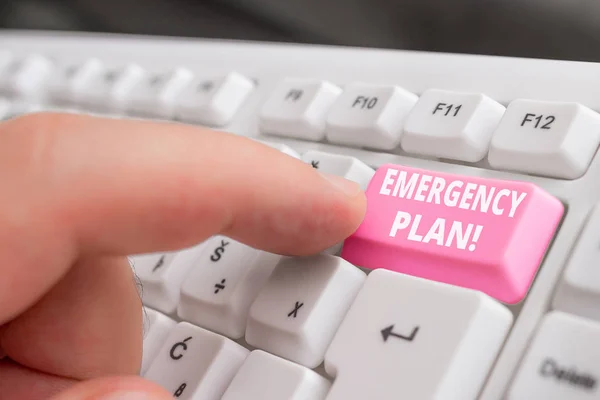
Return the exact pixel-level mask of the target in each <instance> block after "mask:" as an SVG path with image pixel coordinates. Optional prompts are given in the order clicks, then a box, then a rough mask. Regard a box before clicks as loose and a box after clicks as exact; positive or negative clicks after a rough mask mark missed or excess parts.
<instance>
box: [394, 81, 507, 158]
mask: <svg viewBox="0 0 600 400" xmlns="http://www.w3.org/2000/svg"><path fill="white" fill-rule="evenodd" d="M504 110H505V108H504V106H503V105H501V104H500V103H498V102H497V101H494V100H493V99H491V98H489V97H488V96H485V95H483V94H478V93H461V92H452V91H448V90H439V89H430V90H427V91H426V92H425V93H423V94H422V95H421V96H420V97H419V101H418V102H417V104H416V105H415V106H414V108H413V109H412V110H411V112H410V114H409V115H408V117H407V118H406V123H405V124H404V133H403V134H402V149H404V150H405V151H407V152H408V153H414V154H422V155H427V156H433V157H441V158H447V159H451V160H462V161H470V162H475V161H479V160H481V159H483V158H484V157H485V156H486V154H487V152H488V147H489V144H490V140H491V138H492V133H493V132H494V130H495V129H496V126H497V125H498V122H500V119H501V118H502V115H503V114H504Z"/></svg>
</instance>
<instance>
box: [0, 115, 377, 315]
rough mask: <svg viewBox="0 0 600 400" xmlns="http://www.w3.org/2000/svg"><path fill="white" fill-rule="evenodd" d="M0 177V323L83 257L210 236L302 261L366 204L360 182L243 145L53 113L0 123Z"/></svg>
mask: <svg viewBox="0 0 600 400" xmlns="http://www.w3.org/2000/svg"><path fill="white" fill-rule="evenodd" d="M0 182H1V183H0V184H1V185H2V188H1V189H2V191H1V193H0V204H3V205H5V207H2V210H0V215H2V217H3V219H4V221H5V222H6V223H5V227H4V228H3V229H1V230H0V237H1V238H2V239H4V240H0V254H1V255H3V256H5V255H6V256H7V257H9V262H6V263H3V265H2V266H1V267H0V269H1V271H2V275H3V279H2V280H0V304H3V305H8V308H7V307H4V308H3V309H1V310H0V323H1V322H2V321H3V320H6V318H7V317H9V316H10V315H15V314H16V313H18V312H19V311H22V310H23V309H24V308H25V307H26V306H27V305H28V304H31V302H33V301H34V300H35V299H36V298H38V297H39V296H40V295H41V294H42V293H44V292H45V291H46V290H47V289H48V288H49V287H50V286H51V285H53V284H54V283H55V282H57V280H58V279H60V277H61V276H62V275H63V274H64V273H65V272H66V270H67V268H68V266H69V265H71V264H72V263H73V262H74V261H75V260H77V259H78V258H80V257H82V256H86V255H91V254H116V255H127V254H134V253H143V252H151V251H164V250H174V249H180V248H184V247H188V246H191V245H194V244H196V243H199V242H201V241H203V240H204V239H206V238H208V237H209V236H211V235H214V234H224V235H226V236H229V237H231V238H233V239H236V240H239V241H241V242H244V243H246V244H248V245H250V246H253V247H256V248H260V249H264V250H267V251H270V252H277V253H282V254H294V255H296V254H298V255H301V254H310V253H314V252H317V251H320V250H322V249H325V248H327V247H329V246H331V245H333V244H335V243H337V242H339V241H341V240H343V239H344V238H345V237H347V236H349V235H350V234H351V233H352V232H353V231H354V230H355V229H356V228H357V226H358V225H359V224H360V222H361V219H362V216H363V214H364V211H365V207H366V200H365V197H364V194H363V193H362V192H361V191H360V189H359V187H358V185H356V184H354V183H350V182H349V181H344V180H341V178H336V177H333V178H332V177H326V176H324V175H322V174H320V173H319V172H317V171H315V170H314V169H313V168H311V167H310V166H308V165H306V164H305V163H303V162H301V161H299V160H296V159H294V158H292V157H289V156H287V155H285V154H283V153H280V152H279V151H277V150H274V149H271V148H269V147H267V146H264V145H262V144H259V143H256V142H255V141H252V140H250V139H246V138H242V137H238V136H235V135H232V134H226V133H219V132H214V131H211V130H208V129H202V128H197V127H190V126H184V125H179V124H167V123H156V122H143V121H125V120H112V119H103V118H96V117H86V116H65V115H59V114H38V115H32V116H28V117H24V118H19V119H15V120H12V121H9V122H6V123H4V124H3V125H1V126H0ZM15 233H18V234H15ZM31 243H35V247H31V246H29V244H31ZM5 259H6V258H5ZM40 265H43V268H31V267H32V266H40ZM23 282H27V285H23V284H22V283H23ZM15 287H18V288H19V294H18V296H16V295H15V293H14V292H15ZM15 299H17V300H15Z"/></svg>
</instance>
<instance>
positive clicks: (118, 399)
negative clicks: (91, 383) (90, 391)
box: [99, 392, 161, 400]
mask: <svg viewBox="0 0 600 400" xmlns="http://www.w3.org/2000/svg"><path fill="white" fill-rule="evenodd" d="M159 399H161V397H156V396H153V395H151V394H149V393H145V392H114V393H110V394H108V395H107V396H105V397H101V398H100V399H99V400H159Z"/></svg>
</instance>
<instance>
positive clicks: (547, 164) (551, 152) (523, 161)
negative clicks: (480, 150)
mask: <svg viewBox="0 0 600 400" xmlns="http://www.w3.org/2000/svg"><path fill="white" fill-rule="evenodd" d="M599 143H600V114H597V113H596V112H594V111H592V110H590V109H589V108H587V107H584V106H582V105H580V104H576V103H559V102H549V101H534V100H515V101H513V102H512V103H510V104H509V106H508V107H507V109H506V112H505V114H504V117H503V118H502V120H501V121H500V124H499V126H498V128H497V129H496V131H495V132H494V135H493V136H492V141H491V145H490V152H489V154H488V160H489V163H490V165H491V166H492V167H493V168H497V169H503V170H508V171H517V172H524V173H530V174H535V175H543V176H551V177H555V178H564V179H576V178H579V177H581V176H582V175H583V174H584V173H585V171H586V170H587V168H588V165H589V164H590V162H591V160H592V158H593V156H594V154H596V150H597V149H598V144H599Z"/></svg>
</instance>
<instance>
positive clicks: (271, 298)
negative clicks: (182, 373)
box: [246, 254, 365, 368]
mask: <svg viewBox="0 0 600 400" xmlns="http://www.w3.org/2000/svg"><path fill="white" fill-rule="evenodd" d="M364 280H365V273H364V272H362V271H361V270H360V269H358V268H356V267H354V266H353V265H351V264H350V263H348V262H347V261H345V260H343V259H341V258H339V257H334V256H331V255H325V254H323V255H316V256H311V257H298V258H286V259H283V260H282V261H281V262H280V263H279V265H278V266H277V268H276V269H275V271H274V272H273V274H272V275H271V277H270V278H269V281H268V282H267V284H266V285H265V287H264V289H263V290H262V291H261V292H260V294H259V295H258V297H257V298H256V301H255V302H254V304H252V307H251V308H250V315H249V317H248V326H247V327H246V341H247V342H248V343H249V344H250V345H252V346H255V347H257V348H260V349H263V350H266V351H268V352H270V353H273V354H275V355H278V356H280V357H284V358H286V359H288V360H291V361H294V362H297V363H299V364H302V365H304V366H306V367H308V368H315V367H317V366H318V365H319V364H321V362H322V361H323V355H324V354H325V350H326V349H327V346H328V345H329V343H330V342H331V339H332V337H333V335H334V333H335V331H336V329H337V327H338V325H339V324H340V322H341V320H342V318H343V317H344V314H345V313H346V311H347V310H348V307H350V304H351V303H352V301H353V300H354V297H355V296H356V293H357V292H358V290H359V289H360V286H361V285H362V283H363V282H364Z"/></svg>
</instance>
